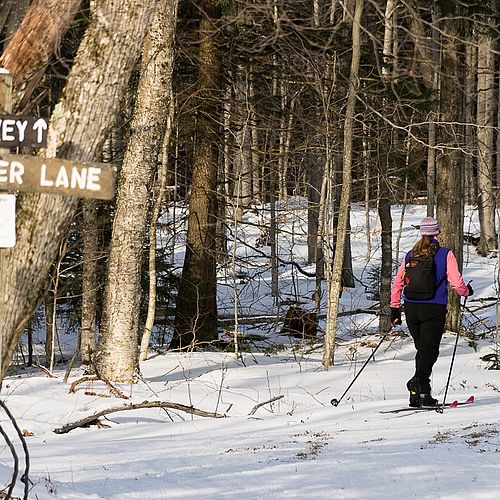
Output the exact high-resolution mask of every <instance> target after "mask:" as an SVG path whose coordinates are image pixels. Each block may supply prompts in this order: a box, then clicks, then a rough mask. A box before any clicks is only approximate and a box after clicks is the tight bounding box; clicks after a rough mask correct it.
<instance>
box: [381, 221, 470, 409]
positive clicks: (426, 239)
mask: <svg viewBox="0 0 500 500" xmlns="http://www.w3.org/2000/svg"><path fill="white" fill-rule="evenodd" d="M440 232H441V230H440V228H439V223H438V221H437V220H436V219H435V218H434V217H425V218H424V219H423V220H422V222H421V223H420V236H421V238H420V240H419V241H418V242H417V243H416V244H415V246H414V247H413V249H412V250H410V251H409V252H408V253H407V254H406V256H405V258H404V259H403V261H402V262H401V265H400V266H399V269H398V272H397V274H396V278H395V279H394V283H393V285H392V291H391V323H392V325H393V326H396V325H400V324H401V310H400V305H401V294H403V299H404V312H405V317H406V324H407V325H408V329H409V330H410V333H411V336H412V337H413V341H414V343H415V348H416V350H417V352H416V355H415V374H414V376H413V377H412V378H411V379H410V380H408V383H407V384H406V386H407V388H408V390H409V391H410V406H411V407H416V408H418V407H420V406H422V405H424V406H435V405H437V404H438V401H437V400H436V399H434V398H433V397H432V395H431V385H430V377H431V373H432V367H433V366H434V363H435V362H436V360H437V358H438V356H439V344H440V342H441V337H442V336H443V333H444V326H445V319H446V306H447V304H448V288H447V284H448V283H450V285H451V286H452V288H453V289H454V290H455V291H456V292H457V293H458V294H459V295H461V296H463V297H468V296H470V295H472V294H473V290H472V287H471V286H470V285H466V284H465V283H464V280H463V278H462V275H461V274H460V271H459V269H458V263H457V259H456V257H455V255H454V254H453V252H452V251H451V250H450V249H449V248H446V247H441V246H440V245H439V242H438V241H437V240H436V239H435V236H437V235H438V234H439V233H440Z"/></svg>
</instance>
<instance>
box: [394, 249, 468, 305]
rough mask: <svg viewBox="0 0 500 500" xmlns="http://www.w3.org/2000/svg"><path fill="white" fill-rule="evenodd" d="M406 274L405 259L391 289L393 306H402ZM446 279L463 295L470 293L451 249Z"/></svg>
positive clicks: (447, 262) (447, 259)
mask: <svg viewBox="0 0 500 500" xmlns="http://www.w3.org/2000/svg"><path fill="white" fill-rule="evenodd" d="M404 276H405V259H403V261H402V262H401V264H400V266H399V268H398V272H397V273H396V277H395V278H394V283H393V284H392V290H391V307H395V308H399V307H400V306H401V294H402V293H403V288H404ZM446 279H447V280H448V282H449V283H450V285H451V286H452V288H453V289H454V290H455V291H456V292H457V293H458V295H461V296H462V297H467V296H468V295H469V289H468V288H467V285H466V284H465V282H464V279H463V278H462V275H461V274H460V271H459V269H458V262H457V259H456V257H455V254H454V253H453V252H452V251H451V250H449V251H448V255H447V256H446Z"/></svg>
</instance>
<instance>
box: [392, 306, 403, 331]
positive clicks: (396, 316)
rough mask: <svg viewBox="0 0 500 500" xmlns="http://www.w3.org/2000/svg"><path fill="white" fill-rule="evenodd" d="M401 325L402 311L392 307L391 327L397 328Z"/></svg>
mask: <svg viewBox="0 0 500 500" xmlns="http://www.w3.org/2000/svg"><path fill="white" fill-rule="evenodd" d="M400 324H401V310H400V309H399V307H391V325H392V326H396V325H400Z"/></svg>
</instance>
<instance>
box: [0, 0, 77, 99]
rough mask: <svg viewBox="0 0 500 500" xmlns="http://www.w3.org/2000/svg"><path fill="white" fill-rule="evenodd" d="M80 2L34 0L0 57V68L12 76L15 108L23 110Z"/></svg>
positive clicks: (70, 0) (75, 0)
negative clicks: (15, 96) (3, 67)
mask: <svg viewBox="0 0 500 500" xmlns="http://www.w3.org/2000/svg"><path fill="white" fill-rule="evenodd" d="M81 3H82V0H34V2H33V3H32V4H31V6H30V8H29V9H28V11H27V12H26V16H25V17H24V19H23V22H22V23H21V26H20V27H19V29H18V30H17V31H16V33H15V34H14V36H13V37H12V40H11V41H10V43H9V45H8V46H7V48H6V49H5V52H4V53H3V54H2V56H1V57H0V66H5V67H6V68H8V69H9V71H10V72H11V73H12V77H13V84H14V91H15V93H17V94H18V97H17V105H18V106H21V107H23V104H24V103H25V102H26V101H27V99H28V98H29V96H30V95H31V93H32V92H33V90H34V88H35V86H36V85H37V84H38V82H39V81H40V79H41V78H42V76H43V74H44V73H45V69H46V67H47V65H48V64H49V61H50V58H51V57H52V55H53V54H54V52H55V51H56V49H57V47H58V45H59V43H60V41H61V40H62V37H63V35H64V33H65V32H66V31H67V29H68V28H69V27H70V26H71V23H72V21H73V19H74V17H75V15H76V13H77V12H78V9H79V8H80V4H81ZM18 7H19V6H16V8H15V9H16V10H17V9H18ZM11 16H12V13H11Z"/></svg>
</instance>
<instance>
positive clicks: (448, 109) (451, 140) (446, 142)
mask: <svg viewBox="0 0 500 500" xmlns="http://www.w3.org/2000/svg"><path fill="white" fill-rule="evenodd" d="M458 23H459V21H456V20H455V19H453V18H449V17H447V18H446V19H445V20H444V21H443V23H442V33H443V37H442V40H443V45H442V56H441V102H440V105H441V111H440V114H441V119H440V121H441V123H443V126H442V127H441V128H440V130H439V134H438V136H439V144H441V145H443V146H444V148H443V149H442V150H441V151H439V154H438V158H437V184H436V185H437V192H436V194H437V196H436V199H437V210H436V214H437V219H438V220H439V222H440V225H441V237H440V239H441V241H442V243H443V244H444V245H445V246H447V247H449V248H450V249H451V250H452V251H453V252H454V254H455V255H456V257H457V260H458V262H459V265H460V266H461V263H462V254H463V248H462V244H463V222H464V221H463V209H464V182H463V178H464V159H463V155H462V150H463V147H464V129H463V126H462V125H461V124H462V123H463V118H464V117H463V113H464V109H463V95H462V92H463V88H464V87H463V83H464V72H463V67H462V63H463V58H462V56H463V51H462V46H461V43H460V40H461V39H462V37H461V36H460V33H459V30H458V26H457V24H458ZM447 327H448V328H449V329H450V330H452V331H455V332H457V331H458V329H459V327H460V301H459V296H458V295H457V294H456V293H454V292H450V297H449V307H448V319H447Z"/></svg>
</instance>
